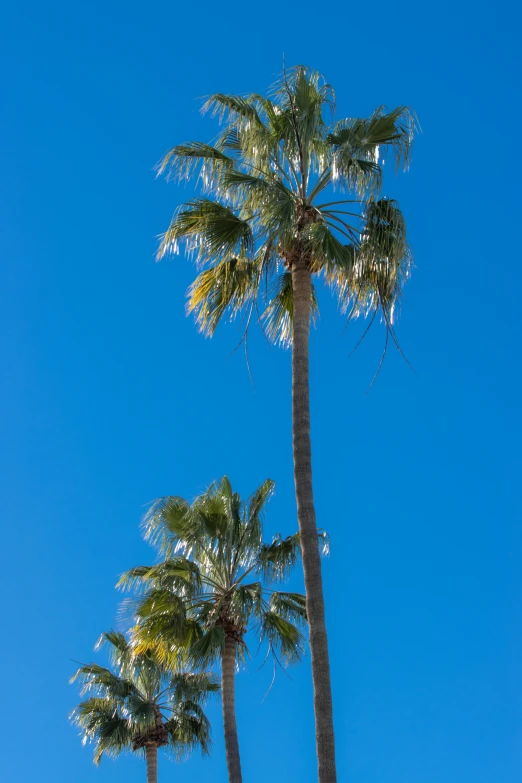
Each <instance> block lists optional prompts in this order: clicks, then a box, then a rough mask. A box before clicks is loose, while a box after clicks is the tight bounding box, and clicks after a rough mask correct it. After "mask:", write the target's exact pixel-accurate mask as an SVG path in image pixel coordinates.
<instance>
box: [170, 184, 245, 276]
mask: <svg viewBox="0 0 522 783" xmlns="http://www.w3.org/2000/svg"><path fill="white" fill-rule="evenodd" d="M181 240H183V241H184V242H185V244H186V247H187V250H188V252H189V253H193V254H194V255H195V258H196V261H197V263H199V264H204V263H207V262H212V263H216V261H221V260H223V259H225V258H227V257H229V256H238V255H239V256H240V255H242V254H248V253H249V251H251V250H252V248H253V246H254V238H253V235H252V229H251V226H250V223H249V222H248V220H242V219H241V218H240V217H238V215H236V214H235V212H234V211H233V210H232V209H231V208H230V207H228V206H226V205H225V204H221V203H219V202H218V201H211V200H210V199H206V198H197V199H192V201H189V202H187V204H185V205H184V207H183V208H182V209H181V210H180V211H178V212H177V214H175V215H174V217H173V219H172V222H171V224H170V226H169V228H168V229H167V231H166V232H165V234H164V235H163V237H162V238H161V243H160V247H159V250H158V258H162V257H163V256H164V255H166V254H167V253H177V252H178V249H179V242H180V241H181Z"/></svg>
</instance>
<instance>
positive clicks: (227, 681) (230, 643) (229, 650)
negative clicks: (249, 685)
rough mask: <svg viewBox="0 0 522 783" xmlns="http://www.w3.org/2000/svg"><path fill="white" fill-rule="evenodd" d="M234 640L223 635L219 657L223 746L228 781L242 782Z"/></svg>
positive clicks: (231, 782) (233, 782) (232, 782)
mask: <svg viewBox="0 0 522 783" xmlns="http://www.w3.org/2000/svg"><path fill="white" fill-rule="evenodd" d="M236 644H237V642H236V640H235V639H233V638H232V637H230V636H226V637H225V649H224V650H223V656H222V659H221V679H222V682H221V694H222V699H223V724H224V727H225V748H226V753H227V767H228V779H229V783H242V780H243V779H242V777H241V759H240V758H239V740H238V738H237V726H236V704H235V692H234V687H235V675H236Z"/></svg>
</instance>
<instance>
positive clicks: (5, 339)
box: [0, 0, 522, 783]
mask: <svg viewBox="0 0 522 783" xmlns="http://www.w3.org/2000/svg"><path fill="white" fill-rule="evenodd" d="M2 18H3V19H2V24H1V25H0V29H1V32H0V36H1V41H0V43H1V46H0V62H1V68H2V77H3V78H2V88H1V89H2V100H1V104H2V114H3V119H2V123H1V126H0V137H1V144H0V156H1V172H2V176H1V180H0V199H1V210H0V221H1V224H0V247H1V259H2V285H1V287H0V318H1V320H2V327H1V331H0V341H1V342H0V344H1V357H2V358H1V362H2V370H3V372H2V374H3V376H4V377H3V383H2V385H1V388H0V406H1V410H2V422H1V425H0V426H1V432H0V438H1V442H2V445H3V447H2V450H1V454H0V482H1V496H2V510H3V520H4V522H3V546H2V553H1V557H2V561H3V563H2V576H3V589H2V591H1V602H2V621H3V638H4V641H3V643H2V645H1V653H0V655H1V658H2V663H3V666H2V670H3V688H2V699H3V703H4V709H2V710H1V711H0V721H1V722H2V723H3V724H4V726H3V732H2V733H3V736H4V739H5V740H6V742H4V760H3V762H2V768H3V776H4V779H5V780H6V781H13V782H14V781H17V783H18V782H19V783H29V781H31V782H32V781H34V780H38V781H40V783H47V781H49V782H50V781H53V783H65V782H66V781H67V783H68V782H69V781H71V780H74V781H75V782H76V783H90V782H91V781H92V782H93V783H96V781H97V782H98V783H103V781H114V780H125V781H128V782H129V783H133V782H134V781H143V780H144V779H145V770H144V764H143V763H142V762H141V761H138V760H136V759H133V758H125V759H121V760H120V761H118V762H112V761H110V760H107V761H105V762H104V763H102V765H101V767H100V768H99V769H96V768H95V767H94V766H93V765H92V762H91V753H90V751H89V750H88V749H85V748H82V747H81V745H80V742H79V741H78V739H77V737H76V734H75V730H74V729H73V728H71V727H70V726H69V725H68V723H67V714H68V712H69V710H70V709H71V708H72V706H73V705H74V704H75V701H76V700H77V692H76V690H75V689H74V688H73V687H71V686H69V685H68V684H67V682H68V678H69V676H70V675H71V673H72V672H73V670H74V666H75V664H74V663H73V660H89V659H91V658H92V657H93V652H92V647H93V644H94V642H95V640H96V638H97V636H98V635H99V633H100V632H101V631H102V630H104V629H106V628H108V627H110V626H111V625H112V624H113V623H114V620H115V616H116V611H117V605H118V601H119V596H118V594H117V593H116V592H115V591H114V590H113V585H114V583H115V581H116V579H117V577H118V575H119V574H120V573H121V571H123V570H124V569H126V568H128V567H130V566H132V565H134V564H137V563H140V562H148V561H150V560H151V557H152V553H151V552H150V551H149V549H148V548H147V547H146V545H145V544H144V543H143V542H142V541H141V540H140V536H139V532H138V522H139V519H140V517H141V515H142V513H143V511H144V509H145V506H146V504H147V503H148V502H149V501H151V500H153V499H154V498H156V497H157V496H159V495H163V494H169V493H170V494H180V495H185V496H187V497H190V496H191V495H193V494H195V493H196V492H198V491H200V490H201V489H203V488H204V487H205V486H206V485H207V484H208V483H209V482H210V481H211V480H212V479H213V478H215V477H219V476H221V475H222V474H223V473H225V472H226V473H228V474H229V475H230V477H231V479H232V481H233V483H234V485H235V486H236V488H237V489H239V490H240V491H241V493H244V494H248V493H249V492H250V491H252V490H253V489H254V487H255V486H257V485H258V484H259V483H260V482H261V481H262V480H263V479H264V478H265V477H267V476H270V477H272V478H274V479H275V480H276V482H277V489H276V495H275V497H274V499H273V500H272V502H271V505H270V513H269V515H268V517H267V522H266V533H267V537H268V536H270V535H271V534H272V533H274V532H277V531H281V532H282V533H283V534H286V533H290V532H293V531H294V530H295V527H296V516H295V504H294V497H293V483H292V460H291V438H290V434H291V433H290V355H289V353H288V352H283V351H280V350H278V349H270V348H269V347H268V346H267V345H266V344H265V343H264V342H263V340H262V339H261V338H260V337H259V336H258V335H257V336H256V335H252V339H251V345H250V353H251V361H252V371H253V376H254V383H255V388H254V389H253V388H252V386H251V384H250V381H249V378H248V373H247V370H246V367H245V362H244V358H243V356H242V354H241V353H240V352H238V353H236V354H235V355H233V356H231V355H230V353H231V350H232V349H233V347H234V346H235V344H236V342H237V340H238V335H239V333H238V331H237V329H235V328H234V327H233V326H232V327H225V328H222V329H221V330H220V331H219V333H218V335H217V336H216V338H215V339H214V340H213V341H208V340H204V339H203V338H202V337H200V336H199V335H198V334H197V333H196V331H195V329H194V327H193V324H192V323H191V321H190V320H189V319H187V318H186V317H185V315H184V297H185V289H186V287H187V285H188V283H189V282H190V280H191V279H192V276H193V269H192V268H191V266H190V265H189V264H188V263H186V262H184V261H183V259H182V258H177V259H173V260H171V261H166V262H162V263H161V264H156V263H155V262H154V251H155V247H156V239H155V237H156V235H157V234H159V233H160V232H161V231H162V230H164V229H165V228H166V226H167V223H168V220H169V218H170V216H171V213H172V211H173V210H174V208H175V206H176V205H178V204H179V203H180V201H181V200H183V199H185V198H186V197H187V196H188V195H190V191H187V190H184V189H183V188H181V187H178V186H176V185H167V184H166V183H164V182H162V181H158V180H155V179H154V173H153V165H154V164H155V162H156V161H157V160H158V158H159V157H160V155H161V154H162V153H163V152H164V151H165V150H166V149H167V148H168V147H169V146H171V145H173V144H174V143H177V142H181V141H185V140H187V139H193V138H195V139H203V140H206V139H209V138H211V137H212V136H213V134H214V127H213V126H212V124H211V122H210V120H209V119H208V118H205V119H203V118H202V117H201V115H200V114H199V111H198V109H199V105H200V103H199V102H198V100H196V99H197V97H198V96H203V95H206V94H208V93H211V92H214V91H223V92H239V93H240V92H246V91H263V90H264V89H265V88H266V87H267V86H268V85H269V84H270V83H271V82H272V80H273V78H274V76H275V75H276V73H277V72H278V71H279V70H280V67H281V63H282V55H283V53H284V54H285V57H286V62H287V63H288V64H295V63H298V62H304V63H307V64H310V65H312V66H313V67H315V68H317V69H319V70H321V71H322V72H323V73H325V75H326V76H327V78H328V79H329V81H331V82H332V83H333V84H334V86H335V87H336V90H337V96H338V107H339V114H340V115H343V116H344V115H350V114H351V115H366V114H369V113H371V112H372V110H373V109H374V108H375V106H377V105H379V104H380V103H386V104H387V105H388V106H390V107H394V106H396V105H397V104H403V103H406V104H410V105H412V106H413V107H414V108H415V109H416V110H417V112H418V114H419V117H420V120H421V123H422V127H423V134H422V136H421V137H420V138H419V139H418V142H417V144H416V147H415V150H414V154H413V165H412V169H411V172H410V173H409V174H407V175H404V176H401V177H399V178H395V177H394V175H393V174H392V172H391V171H388V175H389V178H388V180H387V181H386V185H385V188H384V192H385V194H386V195H389V196H394V197H397V198H398V199H399V200H400V203H401V206H402V208H403V210H404V211H405V213H406V215H407V219H408V225H409V232H410V239H411V243H412V245H413V248H414V252H415V259H416V264H417V269H416V270H415V272H414V275H413V277H412V279H411V281H410V282H409V284H408V286H407V290H406V296H405V300H404V305H403V310H402V316H401V318H400V321H399V325H398V334H399V336H400V339H401V343H402V346H403V348H404V350H405V352H406V353H407V355H408V357H409V359H410V361H411V362H412V364H413V365H414V367H415V370H416V374H415V375H414V374H412V373H411V371H410V370H409V369H408V367H407V366H406V365H405V364H404V362H403V361H402V360H401V359H400V357H399V356H398V355H397V353H396V352H394V351H390V353H389V356H388V359H387V361H386V364H385V366H384V369H383V371H382V373H381V375H380V377H379V379H378V381H377V383H376V384H375V386H374V387H373V389H372V391H371V393H370V394H369V395H368V396H366V397H365V390H366V387H367V385H368V383H369V381H370V380H371V377H372V375H373V372H374V370H375V367H376V365H377V363H378V360H379V356H380V351H381V348H382V341H383V339H384V334H383V332H382V329H379V328H375V329H374V330H373V332H372V334H371V335H370V337H369V338H368V339H367V340H366V342H365V343H364V344H363V346H362V347H361V348H360V349H359V350H358V351H357V353H356V354H355V355H354V356H353V357H351V358H349V353H350V350H351V348H352V347H353V345H354V344H355V342H356V341H357V337H358V335H359V334H360V333H361V329H362V324H355V325H350V327H349V329H348V330H347V331H345V332H343V329H344V323H343V321H342V319H340V318H339V316H338V315H337V313H336V311H335V307H334V305H333V304H331V303H329V302H328V301H327V299H324V306H323V308H322V317H321V321H320V324H319V328H318V329H317V330H316V331H315V332H314V334H313V336H312V346H311V347H312V358H311V373H312V422H313V445H314V471H315V474H314V475H315V488H316V499H317V508H318V519H319V523H320V524H321V525H322V526H324V527H325V528H327V529H328V530H329V532H330V535H331V542H332V554H331V557H330V558H329V560H328V561H327V562H325V565H324V579H325V587H326V597H327V602H328V605H327V606H328V621H329V634H330V645H331V658H332V672H333V683H334V695H335V718H336V729H337V747H338V758H339V780H340V781H354V783H442V782H443V781H444V783H462V781H473V783H497V781H498V783H515V781H517V780H519V775H520V764H521V761H522V758H521V756H522V753H521V750H522V748H521V730H522V712H521V709H520V695H521V685H522V681H521V674H520V672H521V660H522V634H521V630H520V600H521V598H522V580H521V543H522V537H521V535H520V469H521V455H520V435H521V430H520V418H519V402H520V392H521V388H520V387H521V372H520V362H519V354H520V319H519V311H520V302H519V296H518V292H519V290H520V287H521V283H522V273H521V267H520V250H519V242H518V224H519V220H520V218H519V210H520V201H519V198H518V196H519V177H518V176H517V173H518V172H519V170H520V160H519V158H520V154H519V151H518V149H519V145H518V137H519V130H520V126H521V119H522V116H521V110H520V105H519V103H520V102H519V98H518V96H519V87H520V83H519V82H520V62H519V51H520V46H519V39H518V32H517V30H518V29H519V24H520V16H519V9H518V7H516V6H515V4H509V3H502V2H501V3H495V4H484V3H480V2H479V3H463V2H456V3H455V2H453V3H447V2H442V3H438V4H436V5H433V4H432V5H426V4H424V3H419V2H416V3H413V2H404V3H402V4H400V5H394V4H390V3H385V2H382V1H381V0H378V2H376V3H373V4H372V5H371V6H370V7H368V8H366V7H364V6H361V5H360V4H359V5H354V4H342V5H334V6H332V5H330V6H322V5H321V4H319V5H318V4H317V3H311V2H308V0H305V2H302V3H299V4H298V3H295V2H290V3H286V4H284V3H281V2H273V0H270V1H269V2H266V3H264V4H263V5H261V6H260V5H255V6H250V5H248V4H247V5H245V6H244V7H242V6H226V7H224V6H219V5H216V4H211V3H208V2H204V1H203V2H200V3H199V4H198V5H197V7H195V8H190V7H189V6H188V5H183V6H181V5H179V4H178V5H176V4H174V3H166V2H158V1H157V0H153V2H149V3H144V4H143V3H136V2H132V1H131V2H125V3H124V2H117V1H116V0H106V2H99V1H98V2H81V1H80V2H75V3H65V2H50V3H47V4H41V3H36V2H34V1H33V2H25V3H17V4H15V3H11V4H9V5H8V6H6V7H5V8H4V10H3V12H2ZM260 662H261V661H253V662H251V664H250V665H249V667H248V672H242V673H241V674H240V675H239V676H238V679H237V692H238V717H239V726H240V741H241V748H242V754H243V767H244V777H245V780H246V781H247V782H248V783H260V782H261V781H266V780H270V781H273V782H274V783H280V782H281V783H282V781H299V782H300V783H301V782H302V783H309V782H310V783H312V781H314V780H316V772H315V769H316V764H315V755H314V729H313V717H312V702H311V687H310V677H309V670H308V665H307V664H306V665H303V666H301V667H300V668H298V669H295V670H293V671H292V672H291V676H292V679H291V680H290V679H287V678H286V677H284V676H279V677H278V679H277V682H276V686H275V687H274V688H273V689H272V691H271V693H270V695H269V697H268V698H267V699H266V700H265V701H264V703H261V702H262V699H263V696H264V693H265V691H266V688H267V687H268V684H269V682H270V679H271V674H272V673H271V671H270V669H269V667H265V669H263V670H262V671H261V672H257V671H256V670H257V668H258V665H259V663H260ZM210 713H211V716H212V720H213V725H214V738H215V748H214V753H213V757H212V759H211V760H210V761H201V760H200V759H198V758H194V759H193V760H191V761H190V762H187V763H184V764H182V765H179V766H178V767H174V766H173V765H172V764H171V763H170V762H167V761H166V760H164V759H162V760H161V762H160V775H161V780H162V781H165V780H170V779H172V780H174V779H175V780H178V781H180V783H181V782H182V781H189V780H194V779H200V778H202V776H203V775H205V776H208V778H209V779H211V780H213V781H216V782H217V783H225V781H226V767H225V760H224V750H223V745H222V740H221V723H220V708H219V706H218V704H216V705H215V706H214V707H212V708H211V710H210Z"/></svg>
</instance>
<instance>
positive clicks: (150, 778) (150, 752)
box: [145, 745, 158, 783]
mask: <svg viewBox="0 0 522 783" xmlns="http://www.w3.org/2000/svg"><path fill="white" fill-rule="evenodd" d="M145 754H146V756H147V783H158V746H157V745H145Z"/></svg>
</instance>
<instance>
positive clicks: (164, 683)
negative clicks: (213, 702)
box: [71, 631, 219, 764]
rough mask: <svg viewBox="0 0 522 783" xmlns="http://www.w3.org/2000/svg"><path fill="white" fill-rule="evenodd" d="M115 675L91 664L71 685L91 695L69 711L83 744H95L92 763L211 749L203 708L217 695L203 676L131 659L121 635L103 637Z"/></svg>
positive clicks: (148, 657)
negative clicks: (150, 750) (157, 751)
mask: <svg viewBox="0 0 522 783" xmlns="http://www.w3.org/2000/svg"><path fill="white" fill-rule="evenodd" d="M102 644H107V645H108V646H109V648H110V654H111V659H112V664H113V670H111V669H109V668H106V667H103V666H100V665H98V664H95V663H91V664H87V665H83V666H81V667H80V668H79V669H78V671H77V672H76V673H75V675H74V676H73V678H72V680H71V682H76V681H79V682H80V683H81V695H82V696H83V695H89V697H88V698H87V699H86V700H85V701H82V702H81V703H80V704H79V705H78V706H77V707H76V708H75V709H74V710H73V712H72V714H71V719H72V720H73V722H74V723H75V724H76V725H77V726H79V728H80V731H81V734H82V737H83V742H84V743H85V742H93V743H94V745H95V752H94V761H95V763H96V764H99V762H100V760H101V758H102V756H103V755H109V756H117V755H119V754H120V753H121V752H122V751H125V750H132V751H141V752H143V750H144V749H146V748H147V747H148V746H154V747H155V748H158V747H163V746H168V748H169V749H171V750H172V751H173V752H174V754H175V756H176V757H177V758H180V757H181V756H183V755H184V754H186V753H189V752H190V751H192V750H193V749H194V748H196V747H199V748H200V749H201V750H202V752H203V753H205V754H207V753H208V752H209V749H210V725H209V722H208V720H207V718H206V716H205V714H204V712H203V709H202V705H203V704H204V702H205V700H206V698H207V696H208V695H209V694H210V693H213V692H215V691H218V690H219V685H218V684H217V682H216V680H215V678H214V676H213V675H211V674H206V673H198V674H192V673H186V672H178V673H172V672H171V671H168V670H167V669H166V668H165V667H164V666H163V665H162V664H161V663H160V662H159V661H158V659H157V658H156V657H155V656H154V655H153V654H152V653H151V652H145V653H143V654H140V655H135V654H134V653H133V651H132V649H131V646H130V644H129V643H128V641H127V640H126V638H125V636H124V635H123V634H121V633H118V632H116V631H109V632H107V633H104V634H103V635H102V636H101V638H100V641H99V642H98V645H97V647H99V646H101V645H102Z"/></svg>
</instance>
